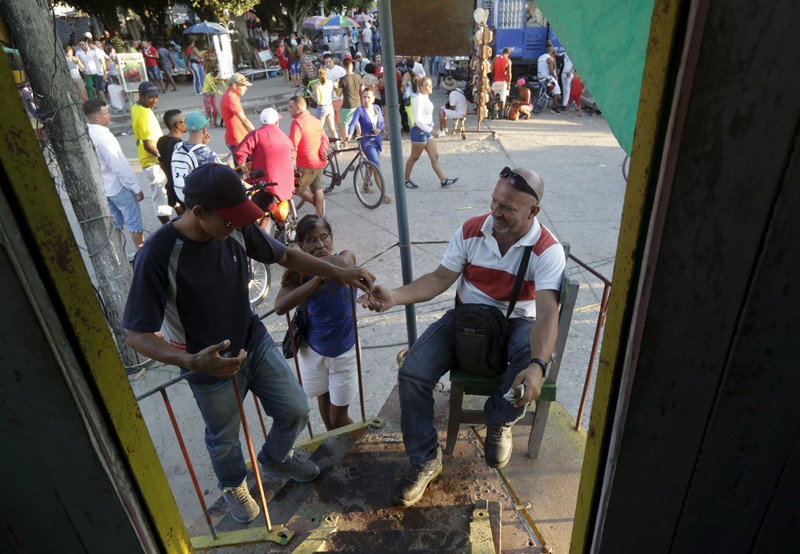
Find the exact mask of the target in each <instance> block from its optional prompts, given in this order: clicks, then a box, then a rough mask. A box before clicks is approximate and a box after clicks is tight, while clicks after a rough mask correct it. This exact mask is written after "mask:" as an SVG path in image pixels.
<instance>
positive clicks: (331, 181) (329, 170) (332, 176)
mask: <svg viewBox="0 0 800 554" xmlns="http://www.w3.org/2000/svg"><path fill="white" fill-rule="evenodd" d="M333 160H334V157H333V156H330V157H329V158H328V165H326V166H325V169H323V170H322V182H323V183H326V182H327V183H328V184H327V185H325V187H324V188H323V189H322V192H324V193H325V194H330V193H331V192H333V187H335V186H336V175H337V173H338V171H336V167H335V165H334V161H333Z"/></svg>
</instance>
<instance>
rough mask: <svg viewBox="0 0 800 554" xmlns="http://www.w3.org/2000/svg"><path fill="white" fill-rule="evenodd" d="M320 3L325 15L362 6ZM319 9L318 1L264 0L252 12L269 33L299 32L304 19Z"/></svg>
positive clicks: (346, 0)
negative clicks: (277, 31)
mask: <svg viewBox="0 0 800 554" xmlns="http://www.w3.org/2000/svg"><path fill="white" fill-rule="evenodd" d="M321 3H322V7H323V9H324V10H325V13H326V14H330V13H331V12H344V11H345V10H349V9H350V8H355V7H357V6H359V5H360V4H362V2H360V1H359V0H324V1H323V2H321ZM319 7H320V1H319V0H277V1H270V0H265V1H263V2H261V4H259V5H258V6H256V7H255V8H254V11H255V12H256V13H257V14H258V17H259V18H261V22H262V25H264V26H265V27H269V29H270V31H276V30H279V31H286V32H292V31H299V30H300V26H301V25H302V23H303V20H304V19H306V18H308V17H311V16H312V15H319ZM273 22H274V23H273Z"/></svg>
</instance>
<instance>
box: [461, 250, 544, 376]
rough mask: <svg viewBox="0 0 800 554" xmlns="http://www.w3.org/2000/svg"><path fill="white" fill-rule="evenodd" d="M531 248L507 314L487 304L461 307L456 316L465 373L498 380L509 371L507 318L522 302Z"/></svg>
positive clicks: (523, 263) (520, 266) (524, 257)
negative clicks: (523, 285)
mask: <svg viewBox="0 0 800 554" xmlns="http://www.w3.org/2000/svg"><path fill="white" fill-rule="evenodd" d="M531 250H532V247H531V246H527V247H526V248H525V252H524V253H523V254H522V261H521V262H520V264H519V269H517V278H516V280H515V281H514V288H513V289H512V291H511V299H510V301H509V303H508V311H507V312H506V315H505V317H504V316H503V312H501V311H500V310H498V309H497V308H496V307H494V306H489V305H487V304H459V305H458V306H456V312H455V346H456V360H457V361H458V367H459V368H460V369H461V370H462V371H466V372H467V373H471V374H473V375H479V376H482V377H497V376H498V375H502V374H503V373H504V372H505V371H506V367H507V365H508V363H507V357H508V353H507V348H506V345H507V343H508V336H507V331H508V318H509V317H511V312H512V311H513V310H514V306H515V305H516V303H517V298H519V292H520V290H521V289H522V280H523V278H524V277H525V270H526V269H527V268H528V261H529V260H530V258H531Z"/></svg>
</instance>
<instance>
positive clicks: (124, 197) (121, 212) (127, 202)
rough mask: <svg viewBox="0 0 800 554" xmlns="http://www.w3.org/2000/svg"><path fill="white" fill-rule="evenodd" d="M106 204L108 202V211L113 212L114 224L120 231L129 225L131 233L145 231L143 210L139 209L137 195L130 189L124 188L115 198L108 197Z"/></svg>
mask: <svg viewBox="0 0 800 554" xmlns="http://www.w3.org/2000/svg"><path fill="white" fill-rule="evenodd" d="M106 202H108V209H109V210H110V211H111V215H112V216H113V217H114V222H115V223H116V224H117V227H118V228H119V229H120V230H122V229H124V228H125V225H127V226H128V232H129V233H141V232H142V231H143V227H144V226H143V225H142V210H141V208H140V207H139V200H137V198H136V193H134V192H133V191H132V190H130V189H126V188H123V189H122V190H121V191H119V192H118V193H117V194H115V195H114V196H106Z"/></svg>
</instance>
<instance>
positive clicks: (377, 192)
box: [353, 160, 386, 210]
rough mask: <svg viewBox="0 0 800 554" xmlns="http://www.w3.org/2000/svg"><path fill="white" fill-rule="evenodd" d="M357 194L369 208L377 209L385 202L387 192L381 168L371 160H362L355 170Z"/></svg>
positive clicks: (354, 180) (354, 182)
mask: <svg viewBox="0 0 800 554" xmlns="http://www.w3.org/2000/svg"><path fill="white" fill-rule="evenodd" d="M353 187H355V189H356V196H358V199H359V200H360V201H361V203H362V204H364V205H365V206H366V207H367V208H370V209H373V210H374V209H375V208H377V207H378V206H380V205H381V204H382V203H383V197H384V195H385V194H386V193H385V191H384V190H383V189H384V181H383V175H381V169H380V168H379V167H378V166H377V165H375V164H374V163H372V162H371V161H369V160H361V161H360V162H359V164H358V165H357V166H356V168H355V170H354V171H353Z"/></svg>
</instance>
